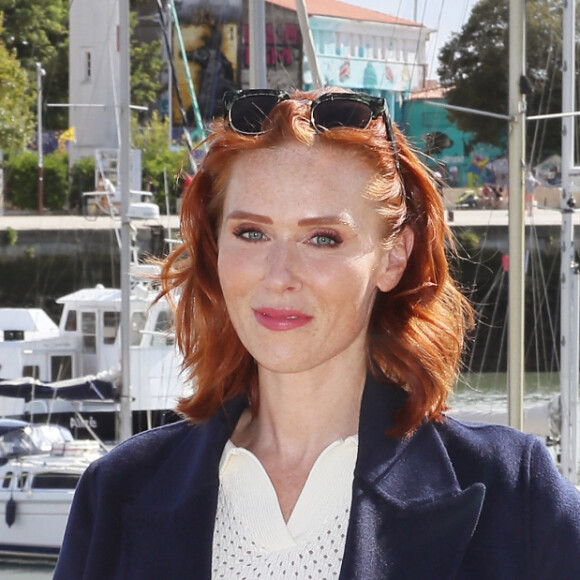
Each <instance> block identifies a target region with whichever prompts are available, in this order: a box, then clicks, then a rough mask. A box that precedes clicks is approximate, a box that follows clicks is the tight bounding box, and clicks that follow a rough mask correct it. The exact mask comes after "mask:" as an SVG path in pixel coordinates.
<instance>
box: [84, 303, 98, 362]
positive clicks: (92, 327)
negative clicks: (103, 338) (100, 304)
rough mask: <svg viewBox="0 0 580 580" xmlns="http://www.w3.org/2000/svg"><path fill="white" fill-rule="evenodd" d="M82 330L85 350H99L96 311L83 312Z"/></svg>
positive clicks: (91, 352)
mask: <svg viewBox="0 0 580 580" xmlns="http://www.w3.org/2000/svg"><path fill="white" fill-rule="evenodd" d="M81 330H82V333H83V352H85V353H88V354H94V353H95V352H97V316H96V314H95V313H94V312H81Z"/></svg>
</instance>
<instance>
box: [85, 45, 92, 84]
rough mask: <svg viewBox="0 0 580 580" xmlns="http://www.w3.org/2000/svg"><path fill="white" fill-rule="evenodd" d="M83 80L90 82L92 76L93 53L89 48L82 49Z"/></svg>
mask: <svg viewBox="0 0 580 580" xmlns="http://www.w3.org/2000/svg"><path fill="white" fill-rule="evenodd" d="M82 78H83V82H85V83H90V82H91V80H92V78H93V53H92V52H91V51H90V50H84V51H83V75H82Z"/></svg>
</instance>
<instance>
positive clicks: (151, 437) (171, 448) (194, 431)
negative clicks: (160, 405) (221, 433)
mask: <svg viewBox="0 0 580 580" xmlns="http://www.w3.org/2000/svg"><path fill="white" fill-rule="evenodd" d="M201 430H203V426H198V425H191V424H189V423H187V422H186V421H179V422H177V423H172V424H169V425H164V426H162V427H157V428H154V429H151V430H149V431H143V432H142V433H138V434H137V435H133V436H132V437H130V438H129V439H127V440H126V441H123V442H122V443H119V444H118V445H116V446H115V447H114V448H113V449H111V450H110V451H109V452H108V453H107V454H106V455H104V456H103V457H101V458H99V459H97V460H96V461H94V462H93V463H91V465H90V466H89V467H88V469H87V470H86V471H85V474H84V475H83V480H85V483H86V480H91V481H93V482H95V483H97V482H98V485H99V486H101V485H105V484H108V485H107V487H109V486H111V487H116V488H117V490H122V489H125V488H127V489H128V490H130V491H129V493H133V492H134V489H132V488H133V487H134V485H133V482H135V481H143V479H144V478H146V479H149V478H150V477H151V476H152V474H153V473H154V472H156V471H157V470H158V469H159V468H161V467H162V465H163V464H164V463H165V461H166V460H167V458H169V457H171V456H178V455H180V454H181V453H184V452H185V450H184V447H185V446H187V447H190V446H195V440H196V439H197V437H198V436H199V432H200V431H201Z"/></svg>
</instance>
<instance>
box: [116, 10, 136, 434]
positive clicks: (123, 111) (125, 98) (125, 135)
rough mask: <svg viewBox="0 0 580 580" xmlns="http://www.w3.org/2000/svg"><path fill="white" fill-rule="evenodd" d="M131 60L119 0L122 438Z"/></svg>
mask: <svg viewBox="0 0 580 580" xmlns="http://www.w3.org/2000/svg"><path fill="white" fill-rule="evenodd" d="M130 74H131V70H130V64H129V0H119V80H120V84H119V109H120V111H119V113H120V114H119V124H120V128H119V133H120V137H121V142H120V147H119V181H120V186H121V273H120V278H121V399H120V409H119V431H118V434H119V441H123V440H125V439H127V438H128V437H130V436H131V434H132V432H133V429H132V419H131V360H130V357H131V333H130V327H131V279H130V277H129V265H130V260H131V228H130V226H131V224H130V220H129V192H130V188H129V179H130V178H129V169H130V154H131V143H130V138H131V119H130V107H129V102H130V100H129V99H130Z"/></svg>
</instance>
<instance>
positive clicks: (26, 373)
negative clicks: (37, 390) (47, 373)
mask: <svg viewBox="0 0 580 580" xmlns="http://www.w3.org/2000/svg"><path fill="white" fill-rule="evenodd" d="M22 376H23V377H32V378H33V379H39V378H40V367H39V366H38V365H24V366H23V367H22Z"/></svg>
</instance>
